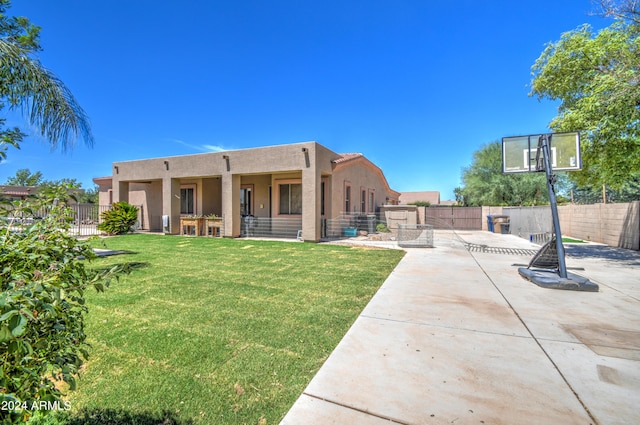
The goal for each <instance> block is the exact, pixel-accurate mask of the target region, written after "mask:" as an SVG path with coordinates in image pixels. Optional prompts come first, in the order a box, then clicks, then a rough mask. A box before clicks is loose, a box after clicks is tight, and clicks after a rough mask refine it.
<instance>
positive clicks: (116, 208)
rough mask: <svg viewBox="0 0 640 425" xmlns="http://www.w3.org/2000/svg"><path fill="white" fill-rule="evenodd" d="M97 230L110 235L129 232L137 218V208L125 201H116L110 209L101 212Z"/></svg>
mask: <svg viewBox="0 0 640 425" xmlns="http://www.w3.org/2000/svg"><path fill="white" fill-rule="evenodd" d="M101 218H102V222H101V223H100V224H99V225H98V230H102V231H103V232H107V233H108V234H110V235H122V234H125V233H129V232H130V231H131V229H133V226H134V225H135V224H136V221H137V220H138V208H137V207H134V206H133V205H131V204H129V203H127V202H116V203H114V204H113V205H111V209H110V210H107V211H105V212H103V213H102V216H101Z"/></svg>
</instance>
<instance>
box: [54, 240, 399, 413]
mask: <svg viewBox="0 0 640 425" xmlns="http://www.w3.org/2000/svg"><path fill="white" fill-rule="evenodd" d="M103 243H104V244H106V247H107V248H109V249H116V250H126V251H130V252H131V253H129V254H124V255H118V256H113V257H106V258H102V259H98V260H96V261H94V262H93V263H92V264H94V265H95V266H96V267H103V266H107V265H111V264H116V263H123V262H129V263H133V264H134V265H135V266H136V267H135V269H134V270H133V272H132V273H131V274H130V275H128V276H126V277H124V278H122V279H121V280H120V281H119V282H113V283H112V285H111V287H110V288H109V289H108V290H107V291H106V292H105V293H101V294H98V293H95V291H92V290H91V291H88V294H87V302H88V306H89V309H90V313H89V315H88V316H87V324H86V325H87V326H86V333H87V334H88V335H89V339H90V343H91V344H92V348H91V349H90V354H91V357H90V359H89V361H88V362H87V364H86V367H84V369H83V372H82V375H81V377H80V379H79V384H78V390H77V391H74V392H71V393H70V396H69V401H70V402H71V405H72V416H73V415H75V416H76V418H77V417H78V414H79V413H78V412H79V411H80V410H83V411H84V412H87V411H89V412H91V415H88V416H87V417H91V418H93V419H91V420H90V419H87V418H85V419H82V420H80V419H76V421H77V422H73V423H92V421H93V423H116V422H107V421H106V420H104V421H102V422H101V421H99V420H98V419H96V418H98V417H100V415H103V416H105V417H106V416H112V417H116V416H118V415H120V416H119V417H120V418H121V419H120V420H121V421H129V422H130V423H139V424H145V423H160V421H159V420H158V419H164V420H165V422H162V423H176V424H191V423H193V424H201V423H202V424H258V423H260V424H261V425H264V424H276V423H278V422H279V421H280V420H281V419H282V417H283V416H284V415H285V414H286V412H287V411H288V410H289V408H290V407H291V405H292V404H293V403H294V401H295V400H296V399H297V398H298V396H299V395H300V394H301V392H302V391H303V390H304V388H305V387H306V385H307V384H308V383H309V381H310V379H311V378H312V377H313V375H314V374H315V373H316V372H317V371H318V369H319V368H320V366H321V365H322V363H323V362H324V361H325V360H326V358H327V356H328V355H329V354H330V353H331V351H332V350H333V349H334V348H335V346H336V345H337V344H338V342H339V341H340V339H341V338H342V336H343V335H344V334H345V333H346V331H347V329H348V328H349V327H350V326H351V324H352V323H353V322H354V320H355V319H356V317H357V316H358V314H359V313H360V311H361V310H362V309H363V308H364V306H365V305H366V304H367V302H368V301H369V300H370V299H371V297H372V295H373V294H374V293H375V292H376V290H377V289H378V288H379V287H380V285H381V284H382V282H383V281H384V280H385V278H386V277H387V276H388V275H389V273H390V272H391V271H392V270H393V268H394V267H395V266H396V264H397V263H398V261H399V260H400V259H401V258H402V256H403V254H404V253H403V252H402V251H394V250H374V249H362V248H350V247H344V246H335V245H322V244H311V243H289V242H276V241H253V240H234V239H212V238H192V237H175V236H160V235H157V236H156V235H128V236H122V237H115V238H108V239H105V240H103V241H100V242H98V241H96V242H94V245H95V246H96V247H103V246H102V244H103ZM123 418H124V419H123ZM149 418H151V419H149ZM147 419H148V422H145V421H146V420H147ZM136 420H137V422H134V421H136ZM58 421H59V423H63V422H64V421H63V419H62V418H59V419H58ZM67 421H71V420H70V419H67ZM172 421H173V422H172ZM69 423H71V422H69Z"/></svg>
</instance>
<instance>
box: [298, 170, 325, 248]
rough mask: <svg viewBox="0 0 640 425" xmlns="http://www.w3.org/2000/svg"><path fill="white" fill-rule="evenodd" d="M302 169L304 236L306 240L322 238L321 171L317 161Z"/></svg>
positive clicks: (315, 240)
mask: <svg viewBox="0 0 640 425" xmlns="http://www.w3.org/2000/svg"><path fill="white" fill-rule="evenodd" d="M312 164H313V165H312V166H311V167H309V168H303V169H302V237H303V238H304V240H305V241H314V242H317V241H319V240H320V188H321V184H320V183H321V181H322V179H321V176H320V171H319V170H318V169H317V167H316V166H315V161H313V163H312Z"/></svg>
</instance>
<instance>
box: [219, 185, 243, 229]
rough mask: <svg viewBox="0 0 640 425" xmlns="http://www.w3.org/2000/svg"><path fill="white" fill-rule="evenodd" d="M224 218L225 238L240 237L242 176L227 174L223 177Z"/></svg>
mask: <svg viewBox="0 0 640 425" xmlns="http://www.w3.org/2000/svg"><path fill="white" fill-rule="evenodd" d="M222 217H224V231H223V236H225V237H231V238H235V237H238V236H240V224H241V219H242V218H241V217H240V175H239V174H230V173H225V174H223V175H222Z"/></svg>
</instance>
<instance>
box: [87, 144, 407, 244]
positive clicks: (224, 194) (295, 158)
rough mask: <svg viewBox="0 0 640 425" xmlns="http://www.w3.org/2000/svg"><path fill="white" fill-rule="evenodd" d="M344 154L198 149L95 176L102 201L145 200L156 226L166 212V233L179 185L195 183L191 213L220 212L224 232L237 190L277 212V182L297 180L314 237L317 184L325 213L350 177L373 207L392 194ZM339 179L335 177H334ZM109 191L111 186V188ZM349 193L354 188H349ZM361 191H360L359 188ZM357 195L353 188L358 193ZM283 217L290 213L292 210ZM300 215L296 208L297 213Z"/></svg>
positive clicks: (176, 211) (174, 220)
mask: <svg viewBox="0 0 640 425" xmlns="http://www.w3.org/2000/svg"><path fill="white" fill-rule="evenodd" d="M341 158H342V155H340V154H337V153H335V152H333V151H331V150H329V149H327V148H326V147H324V146H322V145H320V144H318V143H316V142H304V143H296V144H289V145H280V146H271V147H264V148H253V149H244V150H237V151H225V152H216V153H207V154H197V155H185V156H176V157H165V158H151V159H146V160H137V161H127V162H116V163H114V164H113V175H112V177H111V178H101V179H95V180H94V181H95V182H96V183H97V184H98V185H99V186H100V197H101V200H102V199H105V200H107V199H108V200H110V201H112V202H117V201H127V202H130V203H132V204H140V205H143V211H144V214H146V216H145V218H146V222H147V223H149V227H150V229H151V230H159V229H161V228H162V216H163V215H166V216H169V221H170V226H169V227H170V231H171V233H174V234H175V233H178V231H179V222H180V193H181V192H180V189H181V187H183V188H184V187H185V186H188V187H191V188H194V189H195V194H196V196H195V198H196V202H195V203H194V209H195V211H194V212H195V214H198V215H207V214H217V215H222V216H224V217H225V221H224V229H223V232H222V233H223V235H224V236H227V237H236V236H239V235H240V230H241V211H240V189H241V188H243V189H247V188H250V189H251V193H252V196H251V204H252V208H251V213H252V214H253V215H254V216H256V217H273V218H277V217H279V216H281V214H280V212H279V210H278V206H279V204H278V200H279V190H278V188H279V185H280V184H290V183H295V184H298V183H301V184H302V214H301V219H302V232H303V234H302V236H303V238H304V239H305V240H309V241H317V240H319V239H320V233H321V218H322V217H321V216H322V215H321V200H322V192H321V187H322V185H323V183H324V188H325V198H324V204H325V214H324V217H327V218H331V217H333V216H335V215H337V214H338V213H339V212H340V211H341V207H342V205H343V199H342V196H343V191H342V188H343V183H342V181H344V180H348V181H351V182H353V184H354V187H356V192H358V190H360V187H362V188H364V189H365V190H366V191H367V202H369V201H368V199H369V198H368V197H369V196H372V200H373V201H374V203H373V206H372V207H371V208H372V209H373V210H375V208H377V207H378V206H379V205H381V204H382V203H384V201H385V199H387V198H390V197H391V198H394V199H396V200H397V196H398V195H399V194H398V192H395V191H392V190H391V189H390V188H389V187H388V184H387V182H386V179H385V178H384V175H383V174H382V171H381V170H380V169H379V168H378V167H376V166H375V165H373V164H372V163H371V162H369V161H368V160H367V159H366V158H364V157H362V156H361V155H360V158H359V159H356V160H354V161H351V160H350V161H347V162H346V163H344V164H336V162H337V160H339V159H341ZM337 180H340V182H339V183H336V181H337ZM109 191H111V193H110V194H109ZM354 193H355V192H354ZM358 193H359V192H358ZM358 196H359V195H358ZM284 216H287V217H292V215H291V214H290V212H289V213H288V214H287V215H284ZM298 217H300V215H298Z"/></svg>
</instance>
